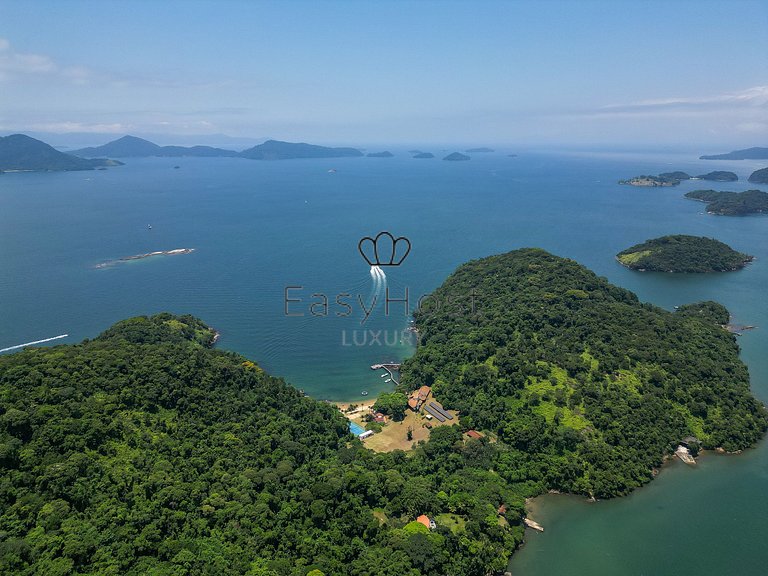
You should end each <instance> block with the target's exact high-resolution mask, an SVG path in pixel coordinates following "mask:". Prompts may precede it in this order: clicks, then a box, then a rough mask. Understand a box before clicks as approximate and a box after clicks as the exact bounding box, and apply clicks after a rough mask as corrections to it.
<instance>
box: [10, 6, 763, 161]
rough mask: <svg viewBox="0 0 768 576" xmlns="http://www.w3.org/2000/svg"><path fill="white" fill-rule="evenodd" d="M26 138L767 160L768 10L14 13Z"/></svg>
mask: <svg viewBox="0 0 768 576" xmlns="http://www.w3.org/2000/svg"><path fill="white" fill-rule="evenodd" d="M12 132H46V133H57V134H61V135H62V138H64V137H65V135H66V134H68V133H91V134H94V139H95V140H96V141H95V142H94V143H95V144H99V143H103V142H105V141H106V140H105V139H104V138H103V137H102V135H115V136H121V135H123V134H160V135H163V134H165V135H168V136H169V138H168V140H169V142H163V141H158V143H159V144H165V143H170V140H172V138H170V136H171V135H187V136H189V135H194V136H198V135H199V136H200V140H201V141H200V142H198V143H201V144H205V143H207V142H205V137H206V136H208V137H212V136H213V135H217V134H226V135H228V136H233V137H243V138H266V137H270V138H275V139H280V140H289V141H306V142H313V143H321V144H346V145H360V146H362V145H367V144H376V143H380V144H393V145H398V144H401V145H411V144H429V143H444V144H454V143H456V144H467V145H470V144H472V145H507V144H508V145H511V146H546V145H553V146H555V145H573V146H579V145H583V146H589V145H617V144H623V145H634V146H688V147H699V148H701V149H702V150H707V151H708V150H716V151H720V150H721V148H723V147H725V148H726V149H731V148H732V147H747V146H755V145H763V146H768V0H723V1H717V2H715V1H707V0H697V1H685V0H678V1H674V2H672V1H668V0H667V1H664V2H654V1H640V0H636V1H633V2H629V1H627V2H623V1H617V0H613V1H610V2H595V1H577V0H573V1H554V0H539V1H535V2H527V1H513V0H509V1H506V2H501V1H482V0H480V1H477V0H476V1H464V2H458V1H457V2H452V1H439V2H438V1H418V2H405V1H383V0H379V1H376V2H374V1H365V0H357V1H347V2H343V1H327V2H304V1H291V0H282V1H280V2H266V1H235V0H218V1H216V2H206V1H195V0H185V1H171V0H168V1H163V2H160V1H148V0H131V1H122V2H120V1H109V0H99V1H82V0H67V1H66V2H62V1H61V0H54V1H43V0H0V133H5V134H7V133H12ZM96 135H98V136H96Z"/></svg>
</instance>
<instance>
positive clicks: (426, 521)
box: [416, 514, 429, 528]
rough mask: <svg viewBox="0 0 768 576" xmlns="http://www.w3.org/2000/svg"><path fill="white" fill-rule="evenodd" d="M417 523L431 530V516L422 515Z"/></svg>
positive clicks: (417, 519)
mask: <svg viewBox="0 0 768 576" xmlns="http://www.w3.org/2000/svg"><path fill="white" fill-rule="evenodd" d="M416 522H419V523H420V524H424V526H426V527H427V528H429V516H427V515H426V514H422V515H421V516H419V517H418V518H416Z"/></svg>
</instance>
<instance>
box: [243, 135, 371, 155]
mask: <svg viewBox="0 0 768 576" xmlns="http://www.w3.org/2000/svg"><path fill="white" fill-rule="evenodd" d="M362 155H363V153H362V152H360V150H358V149H356V148H328V147H327V146H316V145H314V144H305V143H303V142H300V143H296V142H281V141H280V140H267V141H266V142H264V144H259V145H258V146H254V147H253V148H249V149H248V150H243V151H242V152H241V153H240V156H241V157H243V158H250V159H252V160H289V159H293V158H344V157H355V156H362Z"/></svg>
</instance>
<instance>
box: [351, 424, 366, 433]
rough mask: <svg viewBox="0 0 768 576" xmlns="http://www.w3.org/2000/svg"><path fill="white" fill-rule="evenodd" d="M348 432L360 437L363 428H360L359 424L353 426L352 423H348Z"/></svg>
mask: <svg viewBox="0 0 768 576" xmlns="http://www.w3.org/2000/svg"><path fill="white" fill-rule="evenodd" d="M349 431H350V432H352V434H354V435H355V436H360V434H362V433H363V432H365V428H363V427H362V426H360V425H359V424H355V423H354V422H350V423H349Z"/></svg>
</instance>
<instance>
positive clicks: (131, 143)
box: [72, 136, 238, 158]
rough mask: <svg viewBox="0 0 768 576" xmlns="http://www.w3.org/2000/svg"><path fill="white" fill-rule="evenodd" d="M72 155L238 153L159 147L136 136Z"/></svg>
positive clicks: (214, 149)
mask: <svg viewBox="0 0 768 576" xmlns="http://www.w3.org/2000/svg"><path fill="white" fill-rule="evenodd" d="M72 154H74V155H75V156H81V157H83V158H93V157H95V156H109V157H111V158H146V157H150V156H160V157H165V158H180V157H182V156H197V157H234V156H238V153H237V152H235V151H234V150H224V149H223V148H212V147H211V146H158V145H157V144H155V143H154V142H150V141H149V140H144V139H143V138H137V137H136V136H123V137H122V138H118V139H117V140H113V141H112V142H109V143H107V144H104V145H103V146H95V147H91V148H81V149H79V150H73V151H72Z"/></svg>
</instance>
